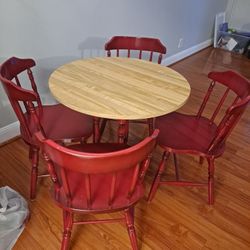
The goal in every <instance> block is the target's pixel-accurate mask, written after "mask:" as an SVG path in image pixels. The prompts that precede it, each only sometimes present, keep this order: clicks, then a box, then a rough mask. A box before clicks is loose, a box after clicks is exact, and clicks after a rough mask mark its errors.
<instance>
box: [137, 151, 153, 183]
mask: <svg viewBox="0 0 250 250" xmlns="http://www.w3.org/2000/svg"><path fill="white" fill-rule="evenodd" d="M151 157H152V155H149V156H148V157H147V159H146V160H144V161H143V163H142V168H141V172H140V176H139V181H140V182H141V183H142V182H143V181H144V177H145V175H146V172H147V170H148V167H149V164H150V160H151Z"/></svg>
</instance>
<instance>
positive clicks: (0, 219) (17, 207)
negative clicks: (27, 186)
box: [0, 186, 29, 250]
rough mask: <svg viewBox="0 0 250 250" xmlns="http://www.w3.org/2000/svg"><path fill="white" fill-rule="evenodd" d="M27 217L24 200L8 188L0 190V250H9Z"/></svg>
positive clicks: (27, 212) (26, 207)
mask: <svg viewBox="0 0 250 250" xmlns="http://www.w3.org/2000/svg"><path fill="white" fill-rule="evenodd" d="M28 215H29V210H28V206H27V202H26V201H25V199H24V198H23V197H22V196H21V195H20V194H19V193H17V192H16V191H15V190H13V189H11V188H10V187H8V186H6V187H1V188H0V250H10V249H11V248H12V247H13V246H14V244H15V242H16V240H17V239H18V237H19V235H20V234H21V233H22V231H23V229H24V221H25V219H26V218H27V217H28Z"/></svg>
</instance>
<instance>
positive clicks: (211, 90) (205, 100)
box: [197, 81, 215, 118]
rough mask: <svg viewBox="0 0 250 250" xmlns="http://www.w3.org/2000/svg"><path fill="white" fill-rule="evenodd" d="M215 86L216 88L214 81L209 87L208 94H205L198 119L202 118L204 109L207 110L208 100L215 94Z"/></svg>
mask: <svg viewBox="0 0 250 250" xmlns="http://www.w3.org/2000/svg"><path fill="white" fill-rule="evenodd" d="M214 86H215V82H214V81H212V82H211V83H210V85H209V88H208V90H207V92H206V94H205V97H204V99H203V101H202V103H201V106H200V109H199V111H198V113H197V117H198V118H200V117H201V116H202V113H203V111H204V109H205V107H206V105H207V102H208V100H209V98H210V96H211V93H212V92H213V89H214Z"/></svg>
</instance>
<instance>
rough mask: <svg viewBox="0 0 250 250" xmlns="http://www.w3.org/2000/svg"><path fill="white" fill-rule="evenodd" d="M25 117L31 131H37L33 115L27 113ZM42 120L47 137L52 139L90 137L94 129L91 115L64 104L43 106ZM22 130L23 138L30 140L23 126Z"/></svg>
mask: <svg viewBox="0 0 250 250" xmlns="http://www.w3.org/2000/svg"><path fill="white" fill-rule="evenodd" d="M25 117H26V119H27V120H28V124H29V127H30V130H31V133H32V134H33V133H35V132H36V131H37V129H36V128H35V125H34V122H33V121H31V117H30V116H29V115H27V113H26V114H25ZM40 122H41V125H42V126H43V129H44V132H45V134H46V137H47V138H50V139H52V140H61V139H73V138H80V137H88V136H90V135H91V134H92V131H93V118H92V117H91V116H88V115H85V114H81V113H79V112H76V111H74V110H72V109H69V108H67V107H66V106H64V105H62V104H57V105H51V106H43V114H42V116H41V121H40ZM20 130H21V135H22V137H23V139H24V140H25V141H27V142H29V137H28V136H27V135H26V133H25V131H24V130H23V129H22V128H20ZM29 143H30V142H29ZM32 143H34V142H32Z"/></svg>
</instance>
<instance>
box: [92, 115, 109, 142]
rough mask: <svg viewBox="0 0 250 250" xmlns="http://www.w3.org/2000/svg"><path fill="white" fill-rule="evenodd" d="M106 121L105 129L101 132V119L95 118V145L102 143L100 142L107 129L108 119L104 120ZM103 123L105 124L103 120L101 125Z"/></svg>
mask: <svg viewBox="0 0 250 250" xmlns="http://www.w3.org/2000/svg"><path fill="white" fill-rule="evenodd" d="M104 120H105V124H104V128H102V131H101V129H100V128H99V127H100V118H98V117H94V128H93V131H94V133H93V143H97V142H100V140H101V137H102V134H103V131H104V129H105V126H106V122H107V120H106V119H104ZM102 122H103V120H101V123H102ZM101 126H102V124H101Z"/></svg>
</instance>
